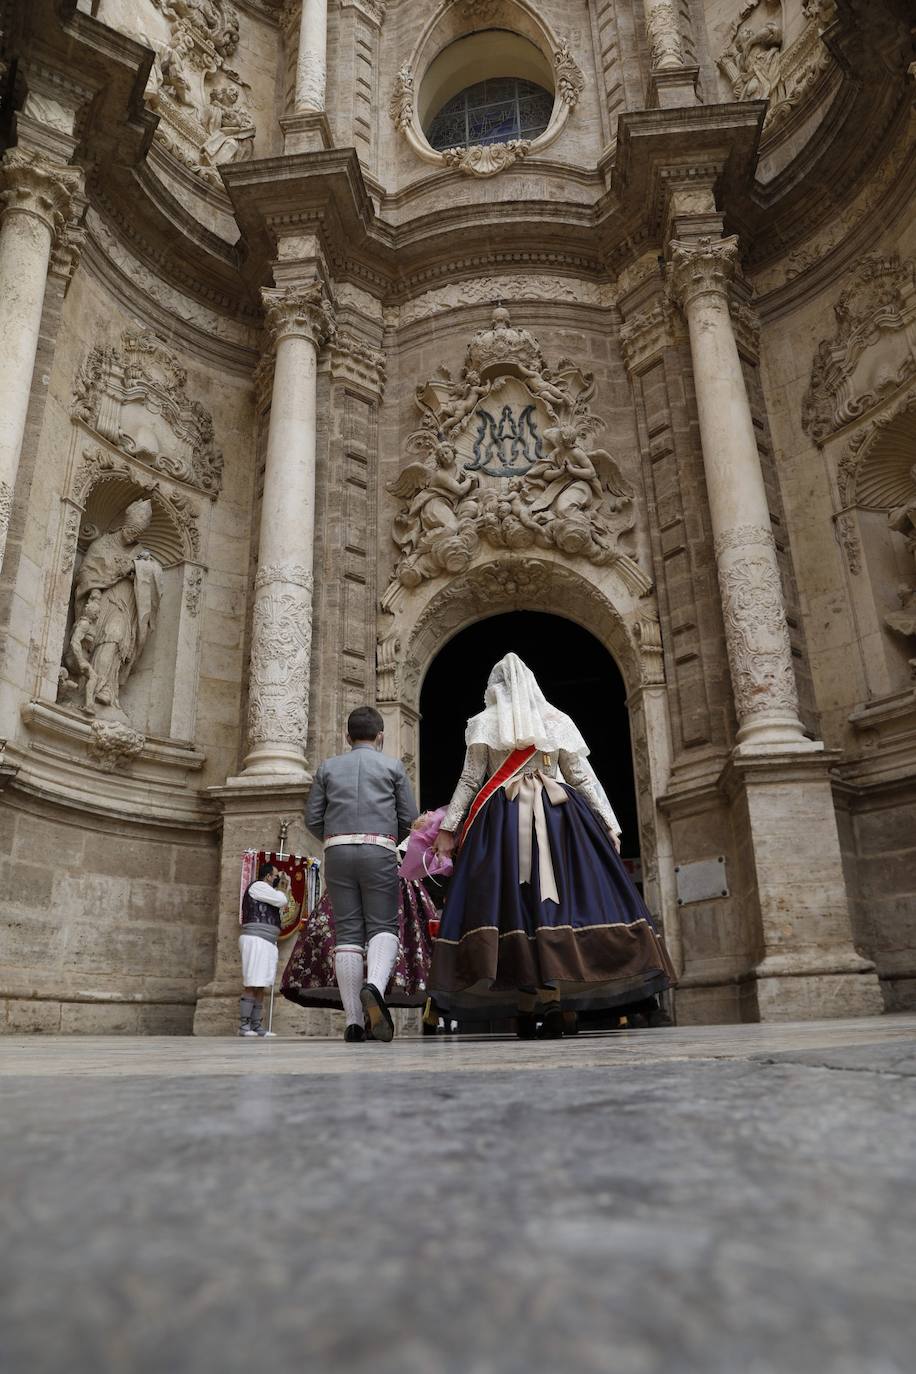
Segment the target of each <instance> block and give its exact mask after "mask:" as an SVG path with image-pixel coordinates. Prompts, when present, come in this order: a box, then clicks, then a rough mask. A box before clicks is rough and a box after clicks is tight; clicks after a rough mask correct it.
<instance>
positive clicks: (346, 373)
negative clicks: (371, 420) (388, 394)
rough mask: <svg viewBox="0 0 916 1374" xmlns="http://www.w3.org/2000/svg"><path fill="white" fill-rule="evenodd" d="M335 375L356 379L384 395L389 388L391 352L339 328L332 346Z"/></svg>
mask: <svg viewBox="0 0 916 1374" xmlns="http://www.w3.org/2000/svg"><path fill="white" fill-rule="evenodd" d="M328 360H329V362H330V367H331V376H332V378H333V379H334V380H335V381H338V380H344V381H351V382H356V383H357V384H358V385H360V386H363V387H365V388H366V390H367V391H374V392H377V393H378V394H379V396H381V394H382V392H383V391H384V389H385V370H386V366H387V361H388V360H387V355H386V354H385V353H382V352H380V351H379V350H378V349H377V348H370V347H369V345H368V344H365V343H363V341H362V339H357V338H356V337H355V336H354V335H353V334H350V333H348V332H347V331H346V330H342V329H341V330H338V331H337V332H336V334H335V335H334V337H333V339H332V340H331V344H330V347H329V349H328Z"/></svg>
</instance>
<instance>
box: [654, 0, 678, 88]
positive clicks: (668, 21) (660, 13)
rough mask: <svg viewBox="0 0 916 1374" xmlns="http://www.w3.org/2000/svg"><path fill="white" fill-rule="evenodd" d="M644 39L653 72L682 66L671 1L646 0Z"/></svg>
mask: <svg viewBox="0 0 916 1374" xmlns="http://www.w3.org/2000/svg"><path fill="white" fill-rule="evenodd" d="M646 37H647V38H648V40H649V50H650V52H651V54H652V66H653V69H654V70H655V71H670V70H672V69H673V68H675V67H682V66H683V65H684V49H683V45H682V43H681V31H680V28H679V27H678V22H677V13H676V11H675V8H674V5H673V4H672V0H646Z"/></svg>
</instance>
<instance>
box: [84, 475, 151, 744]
mask: <svg viewBox="0 0 916 1374" xmlns="http://www.w3.org/2000/svg"><path fill="white" fill-rule="evenodd" d="M152 515H153V505H152V502H151V501H134V502H132V503H131V505H129V506H128V507H127V510H126V511H125V513H124V522H123V524H122V526H121V528H120V529H117V530H112V531H110V532H109V533H108V534H100V535H99V536H98V537H97V538H96V539H93V541H92V543H91V544H90V545H89V548H88V549H87V550H86V554H85V557H84V558H83V561H82V564H81V565H80V570H79V572H78V573H77V577H76V582H75V585H74V591H73V618H74V627H73V632H72V634H71V636H70V643H69V646H68V653H67V656H66V659H65V667H72V668H73V669H74V670H75V671H76V673H77V674H78V679H77V683H74V682H73V681H72V680H71V679H70V677H69V675H68V674H66V673H64V674H62V677H61V689H62V693H63V695H64V696H66V695H68V694H69V693H70V692H72V690H73V688H74V687H75V686H77V685H78V682H79V681H82V682H84V683H85V699H84V709H85V710H86V711H87V712H88V713H89V714H90V715H92V714H95V712H96V710H97V707H98V706H105V707H110V708H111V710H112V712H113V713H115V714H116V715H117V716H118V717H119V718H121V719H123V718H124V716H123V712H122V710H121V703H120V689H121V687H122V686H123V685H124V683H125V682H126V681H127V679H128V678H129V677H130V674H131V673H132V671H133V669H134V667H135V666H136V664H137V660H138V659H139V658H140V655H141V654H142V652H143V647H144V645H145V644H146V641H147V639H148V638H149V635H150V633H151V632H152V630H153V629H154V627H155V624H156V616H157V612H158V609H159V597H160V591H161V583H162V568H161V567H160V565H159V563H158V562H157V561H156V559H155V558H153V556H152V555H151V554H150V553H149V552H148V551H147V550H146V549H143V548H140V547H138V545H139V540H140V537H141V535H142V534H143V532H144V531H145V530H146V529H147V528H148V527H149V524H150V521H151V519H152ZM87 649H88V652H87Z"/></svg>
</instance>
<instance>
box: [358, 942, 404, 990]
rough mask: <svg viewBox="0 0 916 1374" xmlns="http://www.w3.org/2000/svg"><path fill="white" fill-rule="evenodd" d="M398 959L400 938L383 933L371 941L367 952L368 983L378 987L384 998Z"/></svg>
mask: <svg viewBox="0 0 916 1374" xmlns="http://www.w3.org/2000/svg"><path fill="white" fill-rule="evenodd" d="M397 957H398V937H397V936H396V935H392V934H390V933H389V932H388V931H383V932H382V934H381V935H373V937H372V939H371V940H370V941H369V947H368V950H367V952H366V963H367V965H368V968H367V969H366V982H367V983H372V985H373V987H377V988H378V990H379V992H380V993H381V994H382V996H383V997H384V996H385V989H386V988H387V986H388V980H389V979H390V977H391V975H392V973H393V971H394V965H395V961H396V960H397Z"/></svg>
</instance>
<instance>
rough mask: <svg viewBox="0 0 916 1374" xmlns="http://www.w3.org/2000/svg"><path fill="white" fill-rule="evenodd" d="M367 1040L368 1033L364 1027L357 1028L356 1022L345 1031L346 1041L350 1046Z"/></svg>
mask: <svg viewBox="0 0 916 1374" xmlns="http://www.w3.org/2000/svg"><path fill="white" fill-rule="evenodd" d="M365 1038H366V1032H365V1031H364V1030H363V1028H362V1026H357V1025H356V1023H355V1022H353V1023H352V1024H351V1025H349V1026H347V1029H346V1030H345V1031H344V1040H346V1042H347V1044H348V1045H355V1044H357V1042H358V1041H360V1040H365Z"/></svg>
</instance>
